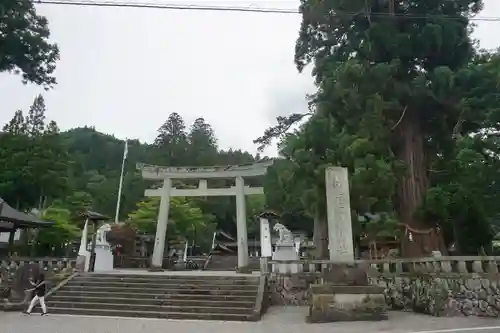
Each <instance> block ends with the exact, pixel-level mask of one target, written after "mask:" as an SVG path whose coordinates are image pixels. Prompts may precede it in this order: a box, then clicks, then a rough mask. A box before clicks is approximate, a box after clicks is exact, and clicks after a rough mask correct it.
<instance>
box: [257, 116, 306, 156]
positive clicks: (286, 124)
mask: <svg viewBox="0 0 500 333" xmlns="http://www.w3.org/2000/svg"><path fill="white" fill-rule="evenodd" d="M313 114H314V112H307V113H294V114H291V115H289V116H287V117H283V116H279V117H276V120H277V122H278V123H277V124H276V125H274V126H271V127H269V128H268V129H266V130H265V131H264V135H262V136H261V137H259V138H257V139H255V140H253V143H256V144H259V147H258V148H257V149H258V150H259V151H263V150H264V148H266V147H267V146H269V145H270V144H271V142H272V140H273V139H276V138H279V137H281V136H282V135H284V134H286V133H287V132H288V130H290V128H291V127H292V126H293V125H294V124H296V123H297V122H299V121H301V120H302V119H303V118H305V117H307V116H312V115H313Z"/></svg>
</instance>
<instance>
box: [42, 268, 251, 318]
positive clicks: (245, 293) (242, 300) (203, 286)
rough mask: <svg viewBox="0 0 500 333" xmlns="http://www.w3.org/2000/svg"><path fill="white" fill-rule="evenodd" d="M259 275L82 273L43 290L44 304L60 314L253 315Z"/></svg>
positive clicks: (211, 316)
mask: <svg viewBox="0 0 500 333" xmlns="http://www.w3.org/2000/svg"><path fill="white" fill-rule="evenodd" d="M259 279H260V278H259V277H258V276H207V275H199V276H196V275H189V276H188V275H135V274H134V275H133V274H127V275H124V274H95V273H94V274H89V273H86V274H82V275H78V276H76V277H74V278H73V279H71V280H70V281H69V282H68V283H66V284H65V285H64V286H62V287H61V288H60V289H59V290H57V291H56V292H55V293H54V294H52V295H50V296H48V297H47V307H48V308H49V312H51V313H59V314H74V315H97V316H99V315H102V316H118V317H143V318H168V319H212V320H234V321H256V320H259V319H260V304H258V303H259V301H258V299H259V297H258V293H259V292H258V291H259V281H260V280H259ZM37 311H40V309H39V307H37Z"/></svg>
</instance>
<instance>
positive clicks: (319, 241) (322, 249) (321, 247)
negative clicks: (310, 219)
mask: <svg viewBox="0 0 500 333" xmlns="http://www.w3.org/2000/svg"><path fill="white" fill-rule="evenodd" d="M313 242H314V246H315V248H316V251H315V257H316V259H328V224H327V221H326V218H321V217H319V216H316V217H315V218H314V230H313Z"/></svg>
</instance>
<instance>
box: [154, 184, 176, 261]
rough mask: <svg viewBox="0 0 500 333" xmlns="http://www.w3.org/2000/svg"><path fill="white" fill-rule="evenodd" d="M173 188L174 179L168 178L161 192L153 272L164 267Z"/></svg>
mask: <svg viewBox="0 0 500 333" xmlns="http://www.w3.org/2000/svg"><path fill="white" fill-rule="evenodd" d="M171 188H172V179H170V178H167V179H165V180H164V181H163V187H162V191H161V200H160V210H159V212H158V223H157V224H156V236H155V247H154V249H153V258H152V260H151V269H152V270H161V269H162V265H163V253H164V251H165V237H166V235H167V225H168V211H169V208H170V190H171Z"/></svg>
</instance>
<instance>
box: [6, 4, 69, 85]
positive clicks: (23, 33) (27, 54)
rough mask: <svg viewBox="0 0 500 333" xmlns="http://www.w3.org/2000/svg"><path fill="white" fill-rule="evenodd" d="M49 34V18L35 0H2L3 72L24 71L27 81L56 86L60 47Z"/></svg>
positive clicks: (18, 72)
mask: <svg viewBox="0 0 500 333" xmlns="http://www.w3.org/2000/svg"><path fill="white" fill-rule="evenodd" d="M49 37H50V32H49V27H48V22H47V19H46V18H45V17H44V16H41V15H38V14H37V12H36V9H35V6H34V1H32V0H17V1H2V2H1V3H0V45H1V46H2V47H1V51H0V72H5V71H7V72H14V73H16V74H21V75H22V77H23V82H25V83H27V82H33V83H36V84H38V85H43V86H45V87H46V88H50V87H52V86H53V85H54V84H55V83H56V79H55V78H54V76H53V73H54V70H55V63H56V61H57V60H58V59H59V49H58V47H57V45H56V44H52V43H50V42H49V41H48V39H49Z"/></svg>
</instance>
